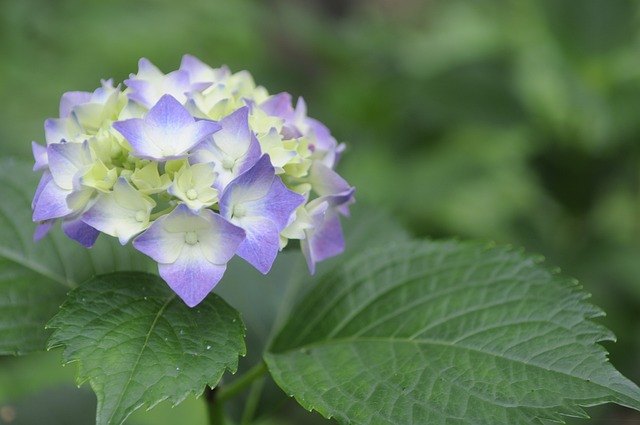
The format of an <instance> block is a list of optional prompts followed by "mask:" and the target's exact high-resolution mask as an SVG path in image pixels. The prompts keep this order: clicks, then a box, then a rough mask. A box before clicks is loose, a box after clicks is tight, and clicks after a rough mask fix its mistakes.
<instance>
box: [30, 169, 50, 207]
mask: <svg viewBox="0 0 640 425" xmlns="http://www.w3.org/2000/svg"><path fill="white" fill-rule="evenodd" d="M51 180H53V177H51V173H50V172H49V170H45V171H44V173H42V177H41V178H40V181H39V182H38V187H37V188H36V192H35V194H34V195H33V200H32V201H31V209H34V208H35V207H36V204H37V203H38V199H39V198H40V194H41V193H42V191H43V190H44V188H45V187H46V185H47V184H48V183H49V182H50V181H51Z"/></svg>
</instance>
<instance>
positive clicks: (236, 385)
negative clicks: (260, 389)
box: [216, 361, 267, 403]
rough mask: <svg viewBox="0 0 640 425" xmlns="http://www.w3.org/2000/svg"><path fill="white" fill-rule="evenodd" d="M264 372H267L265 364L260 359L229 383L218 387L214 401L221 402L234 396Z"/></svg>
mask: <svg viewBox="0 0 640 425" xmlns="http://www.w3.org/2000/svg"><path fill="white" fill-rule="evenodd" d="M265 373H267V365H266V363H265V362H264V361H261V362H260V363H258V364H256V365H255V366H253V367H252V368H251V369H249V370H248V371H247V372H246V373H245V374H244V375H241V376H240V377H239V378H238V379H236V380H235V381H233V382H232V383H230V384H229V385H227V386H225V387H221V388H218V389H217V394H216V401H217V402H219V403H222V402H224V401H225V400H228V399H230V398H232V397H235V396H236V395H238V394H240V393H241V392H242V391H243V390H244V389H245V388H247V387H248V386H249V385H250V384H251V383H252V382H253V381H255V380H256V379H258V378H259V377H261V376H262V375H264V374H265Z"/></svg>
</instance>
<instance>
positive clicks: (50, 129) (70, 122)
mask: <svg viewBox="0 0 640 425" xmlns="http://www.w3.org/2000/svg"><path fill="white" fill-rule="evenodd" d="M82 131H83V130H82V128H81V127H80V124H78V122H77V121H76V119H75V118H73V117H69V118H60V119H56V118H49V119H47V120H45V122H44V136H45V139H46V141H47V145H50V144H52V143H62V142H63V141H64V140H68V141H76V139H77V138H78V137H79V135H80V134H81V133H82Z"/></svg>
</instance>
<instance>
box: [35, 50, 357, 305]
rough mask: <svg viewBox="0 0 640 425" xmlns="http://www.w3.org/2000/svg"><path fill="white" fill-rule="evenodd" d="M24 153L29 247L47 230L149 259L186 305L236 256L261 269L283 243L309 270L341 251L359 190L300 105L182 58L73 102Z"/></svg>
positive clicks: (336, 147) (74, 95) (67, 97)
mask: <svg viewBox="0 0 640 425" xmlns="http://www.w3.org/2000/svg"><path fill="white" fill-rule="evenodd" d="M45 137H46V145H45V146H41V145H39V144H37V143H35V142H34V143H33V155H34V157H35V166H34V170H41V171H42V172H43V175H42V179H41V180H40V184H39V185H38V188H37V190H36V194H35V196H34V199H33V205H32V206H33V220H34V221H35V222H37V223H38V227H37V229H36V233H35V238H36V239H39V238H42V237H43V236H44V235H46V233H47V232H48V231H49V229H50V228H51V225H52V224H53V223H54V222H55V221H56V220H60V221H61V222H62V229H63V231H64V232H65V233H66V234H67V235H68V236H69V237H70V238H72V239H74V240H76V241H78V242H79V243H81V244H82V245H84V246H85V247H87V248H90V247H91V246H92V245H93V244H94V243H95V241H96V239H97V237H98V235H99V234H100V233H101V232H102V233H106V234H108V235H110V236H114V237H117V238H118V239H119V241H120V243H121V244H123V245H124V244H126V243H128V242H129V241H130V240H132V244H133V246H134V247H135V248H136V249H138V250H139V251H141V252H143V253H144V254H146V255H148V256H149V257H151V258H153V260H155V261H157V262H158V269H159V273H160V276H161V277H162V278H163V279H164V280H165V281H166V282H167V283H168V284H169V286H170V287H171V288H172V289H173V290H174V291H175V292H176V293H177V294H178V295H179V296H180V297H181V298H182V299H183V300H184V302H185V303H186V304H187V305H189V306H195V305H197V304H198V303H199V302H200V301H202V300H203V299H204V297H206V295H207V294H208V293H209V292H210V291H211V290H212V289H213V288H214V286H215V285H216V284H217V283H218V281H220V279H221V278H222V275H223V273H224V271H225V269H226V264H227V262H228V261H229V260H230V259H231V258H232V257H233V256H234V255H236V254H237V255H239V256H240V257H241V258H243V259H244V260H246V261H247V262H248V263H250V264H251V265H252V266H254V267H255V268H256V269H258V270H259V271H260V272H262V273H265V274H266V273H267V272H268V271H269V270H270V268H271V266H272V264H273V262H274V260H275V258H276V256H277V254H278V252H279V251H280V250H282V249H283V248H284V247H285V246H286V245H287V243H288V241H289V240H290V239H298V240H300V246H301V248H302V252H303V254H304V256H305V258H306V260H307V263H308V266H309V269H310V271H311V273H313V272H314V269H315V264H316V263H317V262H319V261H322V260H324V259H326V258H328V257H331V256H334V255H337V254H339V253H340V252H341V251H342V250H343V248H344V241H343V237H342V230H341V227H340V215H347V214H348V206H349V205H350V204H351V203H353V202H354V197H353V192H354V188H353V187H351V186H349V184H348V183H347V182H346V181H345V180H344V179H343V178H342V177H340V176H339V175H338V174H337V173H336V172H335V171H334V168H335V165H336V163H337V162H338V160H339V157H340V154H341V152H342V151H343V148H344V146H343V145H342V144H338V143H337V142H336V140H335V139H334V138H333V137H332V136H331V134H330V132H329V130H328V129H327V128H326V127H325V126H324V125H323V124H322V123H320V122H318V121H317V120H314V119H313V118H310V117H308V116H307V112H306V105H305V103H304V101H303V100H302V98H300V99H299V100H298V102H297V103H296V105H295V107H294V106H293V105H292V99H291V96H290V95H289V94H287V93H280V94H276V95H269V93H268V92H267V90H265V89H264V88H263V87H260V86H256V85H255V83H254V81H253V79H252V77H251V75H250V74H249V73H247V72H238V73H231V72H230V71H229V70H228V69H227V68H226V67H222V68H216V69H214V68H211V67H209V66H207V65H205V64H204V63H202V62H201V61H199V60H198V59H196V58H194V57H192V56H188V55H187V56H184V57H183V59H182V62H181V64H180V68H179V69H178V70H176V71H173V72H171V73H168V74H164V73H162V72H161V71H160V70H159V69H158V68H157V67H155V66H154V65H153V64H152V63H151V62H149V61H148V60H146V59H141V60H140V62H139V67H138V73H137V74H132V75H131V76H130V78H129V79H128V80H125V82H124V87H121V86H120V85H118V86H114V85H113V82H112V81H111V80H108V81H103V82H102V86H101V87H100V88H98V89H97V90H95V91H94V92H93V93H89V92H68V93H65V94H64V95H63V96H62V99H61V101H60V117H59V118H55V119H48V120H46V121H45Z"/></svg>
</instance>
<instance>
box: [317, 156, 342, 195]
mask: <svg viewBox="0 0 640 425" xmlns="http://www.w3.org/2000/svg"><path fill="white" fill-rule="evenodd" d="M309 180H310V181H311V184H312V185H313V189H314V190H315V191H316V192H317V193H318V195H320V196H324V195H335V194H338V193H343V192H345V191H348V190H349V189H350V188H351V186H349V183H347V182H346V180H345V179H343V178H342V177H340V175H339V174H338V173H336V172H335V171H334V170H332V169H331V168H329V167H327V166H326V165H324V164H322V163H319V162H314V163H313V165H312V166H311V169H310V170H309Z"/></svg>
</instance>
